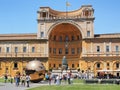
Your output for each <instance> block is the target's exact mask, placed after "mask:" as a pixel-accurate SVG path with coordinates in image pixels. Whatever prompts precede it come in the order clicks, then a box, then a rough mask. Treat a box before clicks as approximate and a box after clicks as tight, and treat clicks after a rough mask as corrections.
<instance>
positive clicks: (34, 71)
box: [25, 60, 45, 83]
mask: <svg viewBox="0 0 120 90" xmlns="http://www.w3.org/2000/svg"><path fill="white" fill-rule="evenodd" d="M25 72H26V74H27V75H30V77H31V82H34V83H37V82H40V81H41V80H43V79H44V76H45V67H44V65H43V64H42V63H41V62H40V61H39V60H33V61H30V62H28V64H27V65H26V70H25Z"/></svg>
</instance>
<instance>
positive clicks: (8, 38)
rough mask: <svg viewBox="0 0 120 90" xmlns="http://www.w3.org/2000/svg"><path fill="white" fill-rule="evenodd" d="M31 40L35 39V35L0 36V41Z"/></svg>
mask: <svg viewBox="0 0 120 90" xmlns="http://www.w3.org/2000/svg"><path fill="white" fill-rule="evenodd" d="M25 39H27V40H31V39H37V34H36V33H31V34H0V40H25Z"/></svg>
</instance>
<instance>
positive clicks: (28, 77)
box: [26, 75, 30, 87]
mask: <svg viewBox="0 0 120 90" xmlns="http://www.w3.org/2000/svg"><path fill="white" fill-rule="evenodd" d="M26 82H27V87H29V86H30V76H29V75H26Z"/></svg>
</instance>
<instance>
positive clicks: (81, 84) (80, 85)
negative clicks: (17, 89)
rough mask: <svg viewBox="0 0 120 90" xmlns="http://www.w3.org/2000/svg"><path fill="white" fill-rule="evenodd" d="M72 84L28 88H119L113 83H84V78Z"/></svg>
mask: <svg viewBox="0 0 120 90" xmlns="http://www.w3.org/2000/svg"><path fill="white" fill-rule="evenodd" d="M73 82H74V83H73V84H72V85H67V84H66V85H51V86H49V85H47V86H40V87H36V88H31V89H28V90H120V86H119V85H115V84H85V83H84V80H78V79H76V80H74V81H73Z"/></svg>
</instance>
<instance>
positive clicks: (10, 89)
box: [0, 82, 48, 90]
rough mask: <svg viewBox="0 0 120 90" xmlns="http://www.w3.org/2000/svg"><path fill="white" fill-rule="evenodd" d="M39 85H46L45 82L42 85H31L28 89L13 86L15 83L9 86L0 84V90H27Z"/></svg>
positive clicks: (39, 84)
mask: <svg viewBox="0 0 120 90" xmlns="http://www.w3.org/2000/svg"><path fill="white" fill-rule="evenodd" d="M41 85H48V83H47V82H44V83H31V84H30V87H26V86H21V85H20V86H18V87H16V86H15V83H13V84H11V83H0V90H27V89H29V88H33V87H37V86H41Z"/></svg>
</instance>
